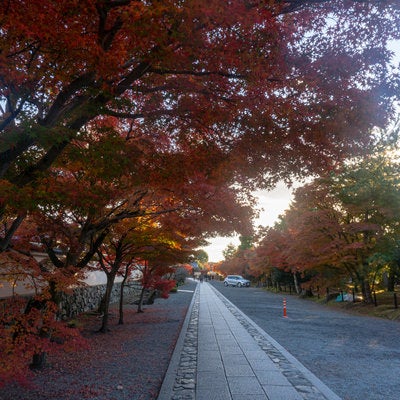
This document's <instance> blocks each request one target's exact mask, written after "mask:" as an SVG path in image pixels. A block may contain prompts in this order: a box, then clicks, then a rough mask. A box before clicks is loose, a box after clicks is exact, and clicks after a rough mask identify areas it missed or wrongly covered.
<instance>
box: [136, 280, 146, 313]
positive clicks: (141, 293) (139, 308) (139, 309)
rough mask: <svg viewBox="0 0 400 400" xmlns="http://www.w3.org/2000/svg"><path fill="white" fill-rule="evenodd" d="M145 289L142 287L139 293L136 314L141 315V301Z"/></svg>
mask: <svg viewBox="0 0 400 400" xmlns="http://www.w3.org/2000/svg"><path fill="white" fill-rule="evenodd" d="M145 290H146V289H145V287H144V286H143V287H142V290H141V291H140V297H139V303H138V309H137V312H138V313H142V312H143V309H142V305H143V299H144V292H145Z"/></svg>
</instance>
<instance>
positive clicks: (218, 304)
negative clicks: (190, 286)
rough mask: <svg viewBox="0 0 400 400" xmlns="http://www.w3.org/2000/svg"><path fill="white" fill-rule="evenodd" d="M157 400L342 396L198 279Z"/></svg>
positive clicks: (321, 398) (293, 399) (328, 399)
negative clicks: (198, 281)
mask: <svg viewBox="0 0 400 400" xmlns="http://www.w3.org/2000/svg"><path fill="white" fill-rule="evenodd" d="M158 400H340V398H339V397H338V396H337V395H336V394H335V393H333V392H332V390H330V389H329V388H328V387H327V386H326V385H325V384H324V383H322V382H321V381H320V380H319V379H318V378H317V377H316V376H315V375H313V374H312V373H311V372H310V371H309V370H307V369H306V368H305V367H304V366H303V365H302V364H301V363H300V362H299V361H298V360H297V359H295V358H294V357H293V356H292V355H291V354H289V353H288V352H287V351H286V350H285V349H284V348H283V347H282V346H280V345H279V343H277V342H276V341H275V340H274V339H272V338H271V337H270V336H269V335H268V334H267V333H265V332H264V331H263V330H262V329H261V328H260V327H258V326H257V325H256V324H255V323H254V322H253V321H252V320H251V319H249V318H248V317H247V316H245V315H244V314H243V313H242V312H241V311H240V310H239V309H238V308H237V307H235V306H234V305H233V304H232V303H231V302H230V301H229V300H227V299H226V298H225V297H224V296H222V294H220V293H219V292H218V291H217V290H216V289H214V288H213V287H212V286H211V285H209V284H208V283H206V282H204V283H199V284H198V285H197V289H196V292H195V293H194V296H193V300H192V303H191V307H190V309H189V311H188V313H187V316H186V320H185V323H184V325H183V327H182V332H181V335H180V337H179V339H178V342H177V345H176V347H175V351H174V354H173V356H172V359H171V363H170V366H169V368H168V371H167V374H166V376H165V379H164V382H163V385H162V387H161V390H160V393H159V396H158Z"/></svg>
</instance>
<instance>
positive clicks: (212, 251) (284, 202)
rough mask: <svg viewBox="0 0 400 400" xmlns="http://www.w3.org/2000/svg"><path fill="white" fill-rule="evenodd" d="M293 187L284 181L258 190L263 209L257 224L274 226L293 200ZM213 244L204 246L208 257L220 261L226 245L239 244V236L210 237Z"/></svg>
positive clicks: (259, 202) (257, 193)
mask: <svg viewBox="0 0 400 400" xmlns="http://www.w3.org/2000/svg"><path fill="white" fill-rule="evenodd" d="M291 193H292V189H288V188H287V187H286V186H285V185H284V184H283V183H280V184H278V185H277V187H276V188H275V189H274V190H272V191H270V192H267V191H258V192H256V193H255V194H256V195H257V197H258V199H259V201H258V207H259V208H260V209H261V212H260V218H259V219H257V220H256V221H255V226H258V225H262V226H272V225H274V223H275V221H276V220H277V218H278V216H279V215H280V214H282V213H283V212H284V211H285V210H286V209H287V208H288V207H289V204H290V201H291V200H292V195H291ZM210 242H211V244H210V245H209V246H207V247H203V249H204V251H206V252H207V254H208V259H209V261H211V262H218V261H222V260H223V259H224V256H223V255H222V252H223V251H224V250H225V249H226V247H227V246H228V245H229V244H230V243H232V244H234V245H235V246H237V245H238V244H239V240H238V238H237V237H216V238H214V239H210Z"/></svg>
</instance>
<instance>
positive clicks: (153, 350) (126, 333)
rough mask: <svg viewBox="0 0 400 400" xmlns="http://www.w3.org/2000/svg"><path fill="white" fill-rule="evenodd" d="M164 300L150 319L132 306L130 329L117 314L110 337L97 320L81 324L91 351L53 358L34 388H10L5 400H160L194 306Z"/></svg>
mask: <svg viewBox="0 0 400 400" xmlns="http://www.w3.org/2000/svg"><path fill="white" fill-rule="evenodd" d="M189 300H190V299H189V298H188V301H186V302H185V304H179V305H177V304H173V302H170V301H169V300H167V301H163V300H160V301H159V302H157V303H156V304H154V305H153V306H151V307H148V308H146V309H145V312H144V313H137V312H136V306H126V310H125V324H124V325H117V322H118V318H117V310H116V309H112V314H111V316H110V332H108V333H106V334H103V333H99V332H98V329H99V327H100V323H101V320H100V319H99V317H98V316H97V315H95V314H86V315H83V316H81V317H80V318H78V320H77V322H76V323H77V325H78V326H79V327H80V328H81V330H82V334H83V336H84V337H85V338H86V339H87V341H88V343H89V346H88V348H84V349H82V350H81V351H79V352H71V353H62V354H56V355H51V356H49V359H48V363H49V365H48V367H46V368H45V369H44V370H42V371H38V372H35V374H34V378H33V380H32V385H31V386H30V387H22V386H18V385H17V384H15V385H10V386H7V387H5V388H2V389H1V390H0V400H6V399H11V398H12V399H15V400H33V399H35V400H36V399H38V398H42V399H46V400H52V399H54V400H55V399H57V400H64V399H65V400H67V399H68V400H75V399H76V400H78V399H92V400H94V399H96V400H100V399H104V400H105V399H107V400H113V399H114V400H124V399H130V400H132V399H137V400H139V399H141V400H144V399H154V398H156V397H157V393H158V391H159V388H160V385H161V383H162V379H163V377H164V374H165V371H166V369H167V367H168V363H169V360H170V357H171V354H172V351H173V348H174V346H175V343H176V340H177V338H178V335H179V331H180V326H181V323H182V321H183V319H184V316H185V313H186V310H187V307H188V304H189Z"/></svg>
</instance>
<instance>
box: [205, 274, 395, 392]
mask: <svg viewBox="0 0 400 400" xmlns="http://www.w3.org/2000/svg"><path fill="white" fill-rule="evenodd" d="M212 284H213V285H214V287H216V288H217V289H218V290H220V291H221V293H222V294H223V295H224V296H225V297H227V298H228V299H229V300H230V301H231V302H232V303H234V304H235V305H236V306H237V307H238V308H239V309H240V310H241V311H242V312H244V313H245V314H246V315H247V316H248V317H249V318H251V319H252V320H253V321H254V322H255V323H256V324H257V325H258V326H260V327H261V328H262V329H264V331H265V332H267V333H268V334H269V335H271V336H272V337H273V338H274V339H275V340H276V341H277V342H278V343H280V344H281V345H282V346H283V347H285V349H286V350H288V351H289V352H290V353H291V354H292V355H294V356H295V357H296V358H297V359H298V360H299V361H300V362H301V363H302V364H304V365H305V366H306V367H307V368H308V369H309V370H310V371H312V372H313V373H314V374H315V375H316V376H317V377H318V378H319V379H321V380H322V381H323V382H324V383H325V384H326V385H328V386H329V387H330V388H331V389H333V390H334V391H335V392H336V393H337V394H338V395H339V396H340V397H342V398H343V399H344V400H398V399H399V398H400V323H399V322H394V321H387V320H382V319H378V318H371V317H363V316H355V315H350V314H348V313H344V312H340V311H335V310H331V309H329V308H326V307H324V306H322V305H318V304H315V303H313V302H311V301H308V300H302V299H299V298H297V297H296V296H287V316H288V318H283V298H284V296H282V295H280V294H274V293H270V292H267V291H265V290H262V289H257V288H232V287H229V288H225V287H224V286H223V284H222V283H221V282H213V283H212Z"/></svg>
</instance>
